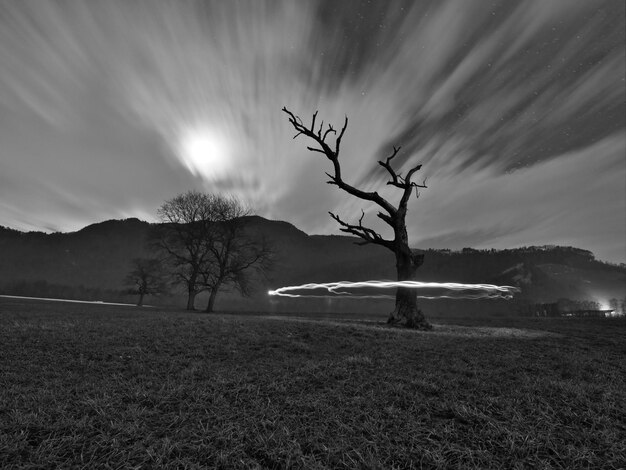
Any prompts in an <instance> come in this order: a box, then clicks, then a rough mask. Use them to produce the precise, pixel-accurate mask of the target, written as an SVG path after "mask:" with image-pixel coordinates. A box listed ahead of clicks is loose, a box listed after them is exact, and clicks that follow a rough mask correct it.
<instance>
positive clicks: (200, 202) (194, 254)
mask: <svg viewBox="0 0 626 470" xmlns="http://www.w3.org/2000/svg"><path fill="white" fill-rule="evenodd" d="M219 204H221V202H220V196H216V195H213V194H204V193H201V192H198V191H188V192H186V193H184V194H179V195H178V196H176V197H174V198H172V199H169V200H167V201H165V203H163V205H162V206H161V207H160V208H159V210H158V211H157V215H158V217H159V220H160V222H161V224H159V225H156V226H155V227H154V230H153V233H152V243H153V244H154V245H155V247H156V248H157V249H158V250H159V251H160V252H161V253H162V254H163V257H164V260H165V261H166V262H167V264H168V265H169V266H170V268H171V270H172V271H171V274H172V277H173V281H174V283H175V284H180V285H183V286H184V287H185V290H186V291H187V310H194V309H195V299H196V296H197V295H198V294H199V293H200V292H202V290H204V288H203V287H202V284H201V280H202V277H201V272H202V270H203V269H204V267H205V266H206V263H207V262H208V261H209V259H210V256H211V246H212V243H213V241H214V237H215V233H214V231H215V221H216V218H217V216H216V210H215V208H216V206H218V205H219Z"/></svg>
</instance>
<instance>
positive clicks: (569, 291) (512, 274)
mask: <svg viewBox="0 0 626 470" xmlns="http://www.w3.org/2000/svg"><path fill="white" fill-rule="evenodd" d="M150 227H151V224H149V223H147V222H143V221H140V220H138V219H126V220H109V221H105V222H101V223H98V224H93V225H90V226H87V227H85V228H83V229H82V230H80V231H77V232H72V233H51V234H45V233H41V232H28V233H24V232H19V231H16V230H11V229H7V228H4V227H0V292H2V293H13V294H16V295H49V296H63V297H74V298H86V299H89V300H99V299H102V298H105V299H113V298H115V299H119V297H120V292H121V291H122V289H123V288H124V285H123V281H124V278H125V276H126V274H127V272H128V270H129V263H130V260H132V259H133V258H135V257H141V256H146V255H149V252H148V249H147V248H146V243H145V242H146V239H147V236H148V234H149V231H150ZM247 227H248V230H249V231H250V233H251V234H255V235H263V236H264V237H266V238H267V239H268V240H270V241H271V242H272V244H273V246H274V249H275V251H276V260H275V266H274V270H273V271H272V272H271V273H270V275H269V276H268V279H267V281H266V282H265V283H264V284H263V285H261V286H259V288H258V290H257V291H258V294H257V295H256V296H255V297H254V298H253V299H251V300H242V299H239V298H238V297H237V296H236V295H230V296H229V295H226V296H222V298H221V299H220V301H221V305H220V303H218V307H220V308H225V309H229V308H243V309H265V310H267V309H271V310H294V309H307V310H320V309H321V310H328V311H332V310H336V309H340V310H345V309H352V310H372V309H375V310H376V309H378V310H380V309H381V308H387V305H386V304H388V303H389V302H388V301H373V302H358V301H354V300H341V301H340V300H336V299H335V300H332V302H329V301H327V300H307V301H303V300H301V299H294V300H289V299H268V298H267V295H265V293H266V292H267V289H274V288H277V287H280V286H285V285H296V284H303V283H309V282H329V281H338V280H371V279H394V278H395V262H394V258H393V255H392V254H391V252H388V251H387V250H385V249H384V248H382V247H379V246H375V245H366V246H359V245H356V244H355V243H354V242H355V241H356V239H355V238H353V237H346V236H337V235H307V234H306V233H304V232H302V231H301V230H298V229H297V228H296V227H294V226H293V225H291V224H289V223H287V222H281V221H271V220H267V219H264V218H262V217H258V216H250V217H247ZM419 279H420V280H424V281H440V282H443V281H445V282H464V283H494V284H505V285H515V286H519V287H520V288H521V289H522V294H521V296H520V298H524V299H526V300H528V301H532V302H555V301H556V300H558V299H559V298H562V297H565V298H571V299H579V300H583V299H587V300H597V301H606V300H608V299H610V298H618V299H623V298H624V297H626V268H625V267H624V266H616V265H612V264H608V263H604V262H601V261H598V260H596V259H595V258H594V256H593V254H592V253H591V252H589V251H586V250H582V249H579V248H572V247H558V246H549V247H523V248H516V249H508V250H475V249H472V248H465V249H463V250H460V251H451V250H426V251H425V262H424V265H423V266H422V267H421V268H420V271H419ZM126 300H129V299H126ZM151 301H152V303H154V302H157V303H163V302H166V303H167V302H170V303H177V302H178V299H176V298H167V299H160V300H159V299H151ZM199 301H200V302H202V299H199ZM218 302H219V301H218ZM383 304H384V305H383ZM425 304H426V305H427V307H426V308H428V310H429V311H435V312H439V313H444V311H450V310H455V309H459V308H461V307H459V306H462V308H463V309H465V310H467V308H468V305H472V306H475V307H476V308H478V309H479V310H483V311H493V310H498V309H501V308H502V307H503V305H505V304H503V303H502V302H499V301H488V302H471V303H468V302H465V303H460V302H459V301H425ZM510 304H511V303H510V302H508V303H506V305H509V306H510Z"/></svg>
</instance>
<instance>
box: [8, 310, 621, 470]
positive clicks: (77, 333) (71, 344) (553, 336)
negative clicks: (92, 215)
mask: <svg viewBox="0 0 626 470" xmlns="http://www.w3.org/2000/svg"><path fill="white" fill-rule="evenodd" d="M357 320H358V316H356V315H353V316H352V318H350V319H348V320H345V319H344V320H342V319H341V318H336V319H331V320H329V319H316V318H314V317H313V316H311V317H310V318H308V319H304V318H291V317H288V316H262V315H235V314H230V315H227V314H223V315H205V314H200V313H198V314H194V313H180V312H164V311H157V310H150V309H136V308H132V307H119V306H106V305H81V304H64V303H52V302H40V301H32V300H29V301H27V300H18V299H0V468H3V469H10V468H115V469H119V468H207V467H208V468H211V467H218V468H384V469H391V468H398V469H404V468H594V469H596V468H624V467H625V466H626V339H625V338H626V323H625V322H624V321H623V320H622V321H620V320H613V319H606V320H583V319H522V318H515V319H505V318H499V319H490V320H483V321H481V320H478V319H474V320H468V319H455V320H437V319H433V320H434V323H435V324H436V325H435V330H434V331H432V332H426V333H424V332H412V331H405V330H402V329H398V328H388V327H386V326H385V325H383V324H378V323H376V322H373V321H357Z"/></svg>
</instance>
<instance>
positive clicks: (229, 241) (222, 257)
mask: <svg viewBox="0 0 626 470" xmlns="http://www.w3.org/2000/svg"><path fill="white" fill-rule="evenodd" d="M223 202H225V203H224V204H221V205H220V206H219V207H217V208H216V209H217V212H218V223H217V224H216V225H215V232H214V238H213V243H211V245H210V252H211V258H210V262H209V263H206V264H205V266H204V268H203V269H202V271H201V279H202V280H201V284H202V286H203V287H204V289H206V290H208V291H209V300H208V303H207V306H206V312H212V311H213V309H214V307H215V300H216V298H217V294H218V292H219V291H220V289H221V288H223V287H234V288H235V289H236V290H237V291H239V293H240V294H242V295H244V296H248V295H250V294H251V293H252V292H253V285H254V280H255V277H256V278H258V277H263V276H264V275H265V274H266V273H267V271H268V270H269V269H270V268H271V265H272V255H273V252H272V249H271V247H270V244H269V242H268V241H267V240H266V239H265V238H264V237H263V236H261V235H260V234H254V233H250V231H249V230H248V222H249V220H250V219H249V218H248V217H247V216H249V215H250V211H249V210H248V209H246V208H245V207H244V206H242V205H241V203H240V202H239V201H238V200H237V199H235V198H228V199H224V200H223Z"/></svg>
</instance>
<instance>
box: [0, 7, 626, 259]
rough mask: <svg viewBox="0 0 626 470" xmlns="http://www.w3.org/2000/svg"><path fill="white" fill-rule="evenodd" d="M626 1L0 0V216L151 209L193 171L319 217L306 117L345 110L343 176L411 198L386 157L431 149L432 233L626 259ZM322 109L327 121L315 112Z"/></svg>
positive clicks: (346, 207)
mask: <svg viewBox="0 0 626 470" xmlns="http://www.w3.org/2000/svg"><path fill="white" fill-rule="evenodd" d="M625 16H626V15H625V4H624V2H623V1H622V0H609V1H595V0H586V1H584V2H583V1H573V0H550V1H546V0H533V1H530V0H520V1H510V0H502V1H490V0H449V1H443V0H409V1H402V0H372V1H356V0H342V1H336V0H323V1H309V0H301V1H289V0H284V1H281V0H268V1H263V0H248V1H234V0H228V1H226V0H220V1H186V0H177V1H161V0H146V1H141V0H133V1H128V0H92V1H90V0H81V1H54V0H0V64H1V66H0V225H4V226H8V227H11V228H15V229H19V230H25V231H30V230H41V231H46V232H51V231H62V232H67V231H74V230H78V229H80V228H82V227H84V226H86V225H89V224H92V223H96V222H100V221H103V220H107V219H120V218H128V217H138V218H140V219H143V220H148V221H155V220H156V211H157V208H158V207H159V206H160V205H161V204H162V203H163V202H164V201H165V200H167V199H170V198H172V197H174V196H175V195H177V194H180V193H183V192H186V191H188V190H200V191H206V192H221V193H228V194H231V195H236V196H238V197H239V198H241V199H242V200H243V201H244V202H245V203H246V204H248V205H250V206H251V207H252V208H253V209H254V211H255V212H256V213H258V214H259V215H262V216H264V217H267V218H270V219H277V220H286V221H288V222H291V223H293V224H294V225H296V226H297V227H298V228H300V229H302V230H304V231H305V232H307V233H317V234H330V233H339V232H338V226H337V224H336V222H335V221H334V220H332V219H331V218H330V217H329V215H328V211H332V212H334V213H337V214H338V215H340V216H341V217H342V218H343V219H344V220H346V221H348V222H355V221H356V220H358V217H359V216H360V213H361V210H364V211H365V214H366V215H365V218H364V223H365V224H366V225H367V224H369V225H370V226H372V227H374V228H376V229H377V230H380V231H381V232H382V233H383V235H385V236H389V231H388V230H387V228H386V227H384V226H382V225H380V224H379V222H380V221H378V219H377V218H376V217H375V214H376V212H377V208H376V207H373V206H370V205H368V204H367V203H365V202H364V201H360V200H358V199H354V198H352V197H351V196H349V195H347V194H345V193H342V192H341V191H340V190H339V189H338V188H336V187H334V186H330V185H327V184H326V180H327V177H326V175H325V174H324V173H325V172H326V171H330V170H331V169H332V168H331V166H330V162H329V161H327V160H325V158H324V156H323V155H321V154H318V153H311V152H309V151H307V150H306V146H307V145H310V144H311V143H310V142H307V141H306V140H305V139H304V138H303V137H302V136H301V137H299V138H297V139H293V136H294V131H293V129H292V128H291V127H290V125H289V122H288V120H287V116H286V115H285V114H284V113H282V112H281V108H282V107H283V106H286V107H287V108H289V109H290V110H291V111H293V112H294V113H296V114H298V115H300V116H301V117H302V118H303V120H304V121H305V122H308V120H309V119H310V118H311V115H312V113H313V112H315V111H317V110H319V115H318V119H323V120H324V121H325V122H326V123H333V124H334V126H335V127H340V126H341V124H342V123H343V119H344V117H345V116H348V120H349V121H348V128H347V130H346V134H345V137H344V139H343V141H342V149H341V153H340V156H339V159H340V162H341V164H342V168H343V175H344V179H345V180H346V181H347V182H348V183H351V184H353V185H355V186H358V187H360V188H363V189H366V190H378V191H380V192H381V194H383V195H384V196H386V197H388V198H389V199H390V200H391V201H394V202H396V201H397V200H398V198H399V196H398V194H396V193H394V192H393V190H391V189H390V187H389V186H387V185H386V184H385V183H386V181H387V179H388V178H387V175H386V174H385V170H384V169H382V168H381V167H380V166H379V165H377V163H376V162H377V160H379V159H383V158H386V156H388V155H389V154H390V153H391V151H392V148H393V146H394V145H396V146H401V147H402V150H401V151H400V153H399V154H398V156H397V157H396V158H395V159H394V163H395V164H396V165H397V168H398V171H403V170H404V171H406V169H407V168H409V167H411V166H413V165H416V164H418V163H421V164H422V165H423V166H422V169H421V170H420V172H419V173H418V174H417V175H416V177H417V179H419V181H420V182H421V181H422V180H423V179H424V178H425V179H426V185H427V186H428V188H427V189H423V190H420V195H419V198H415V197H414V198H412V199H411V202H410V203H409V213H408V216H407V225H408V228H409V237H410V243H411V245H412V246H416V247H420V248H452V249H459V248H463V247H475V248H513V247H518V246H529V245H546V244H551V245H569V246H576V247H579V248H583V249H587V250H591V251H592V252H594V254H595V255H596V257H597V258H599V259H602V260H606V261H611V262H616V263H620V262H626V132H625V129H626V126H625V121H626V115H625V114H626V113H625V101H626V99H625V98H626V82H625V61H626V59H625V33H624V29H625V23H626V21H625ZM318 122H319V121H318Z"/></svg>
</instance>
